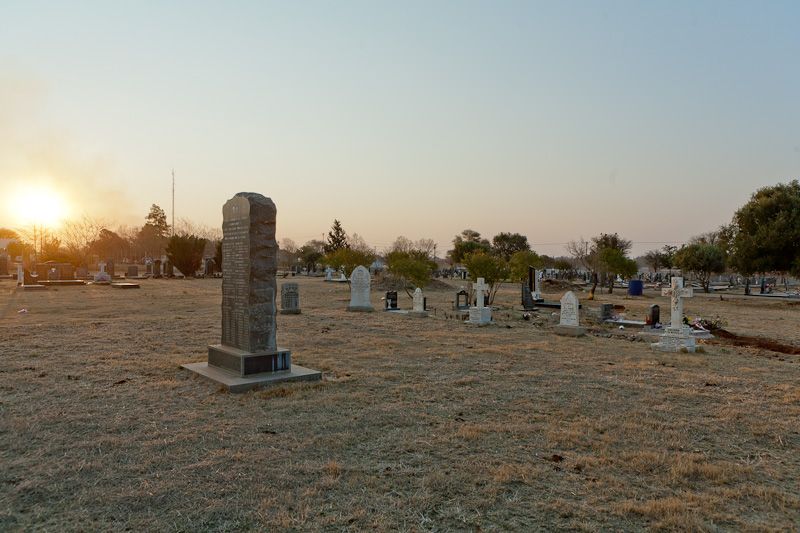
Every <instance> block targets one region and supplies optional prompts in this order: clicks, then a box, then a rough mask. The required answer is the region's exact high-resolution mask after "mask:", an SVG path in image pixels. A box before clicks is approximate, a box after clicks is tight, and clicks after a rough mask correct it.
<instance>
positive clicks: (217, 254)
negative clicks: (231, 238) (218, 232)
mask: <svg viewBox="0 0 800 533" xmlns="http://www.w3.org/2000/svg"><path fill="white" fill-rule="evenodd" d="M214 270H216V271H217V272H222V239H219V240H218V241H217V242H215V243H214Z"/></svg>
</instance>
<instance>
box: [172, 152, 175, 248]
mask: <svg viewBox="0 0 800 533" xmlns="http://www.w3.org/2000/svg"><path fill="white" fill-rule="evenodd" d="M172 236H173V237H174V236H175V169H174V168H173V169H172Z"/></svg>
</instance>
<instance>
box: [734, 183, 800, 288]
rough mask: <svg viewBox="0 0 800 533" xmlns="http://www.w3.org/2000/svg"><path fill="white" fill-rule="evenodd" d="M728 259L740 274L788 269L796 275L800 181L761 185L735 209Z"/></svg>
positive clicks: (799, 271)
mask: <svg viewBox="0 0 800 533" xmlns="http://www.w3.org/2000/svg"><path fill="white" fill-rule="evenodd" d="M723 237H724V238H726V239H727V238H731V242H730V248H731V257H730V261H731V263H732V266H733V267H734V268H736V269H737V270H738V271H739V272H740V273H741V274H744V275H750V274H754V273H756V272H759V273H766V272H782V273H785V272H789V273H791V274H792V275H795V276H800V183H799V182H798V180H793V181H791V182H789V183H786V184H783V183H779V184H778V185H775V186H772V187H763V188H761V189H758V190H757V191H756V192H755V193H753V195H752V197H751V198H750V200H749V201H748V202H747V203H746V204H745V205H744V206H742V207H741V208H740V209H739V210H737V211H736V214H735V215H734V216H733V221H732V223H731V228H730V234H728V235H723Z"/></svg>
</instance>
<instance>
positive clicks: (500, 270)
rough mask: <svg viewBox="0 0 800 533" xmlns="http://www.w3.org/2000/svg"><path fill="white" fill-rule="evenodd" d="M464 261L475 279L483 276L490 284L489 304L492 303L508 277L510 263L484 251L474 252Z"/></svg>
mask: <svg viewBox="0 0 800 533" xmlns="http://www.w3.org/2000/svg"><path fill="white" fill-rule="evenodd" d="M463 261H464V266H466V267H467V270H469V275H470V277H471V278H472V280H473V281H477V279H478V278H483V280H484V281H485V282H486V283H487V284H489V301H488V302H487V305H491V304H492V303H493V302H494V297H495V296H496V295H497V291H498V290H499V289H500V286H501V285H502V283H503V281H504V280H505V279H506V278H507V277H508V274H509V269H508V263H506V261H505V260H504V259H503V258H502V257H498V256H495V255H491V254H488V253H486V252H484V251H477V252H473V253H471V254H469V255H467V256H466V257H465V258H464V260H463Z"/></svg>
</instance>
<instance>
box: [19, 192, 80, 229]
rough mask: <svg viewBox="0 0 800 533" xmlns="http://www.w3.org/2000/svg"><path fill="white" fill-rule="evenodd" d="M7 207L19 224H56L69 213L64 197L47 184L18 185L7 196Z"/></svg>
mask: <svg viewBox="0 0 800 533" xmlns="http://www.w3.org/2000/svg"><path fill="white" fill-rule="evenodd" d="M8 207H9V210H10V211H11V213H12V215H13V217H14V219H15V221H16V222H17V223H18V224H21V225H27V224H42V225H45V226H49V227H52V226H58V225H59V224H60V223H61V222H62V221H63V220H64V218H66V216H67V215H68V214H69V208H68V205H67V202H66V201H65V200H64V197H63V196H61V195H60V194H59V193H58V192H56V191H55V190H54V189H53V188H51V187H49V186H47V185H33V186H24V187H19V188H18V189H17V190H15V191H14V192H13V193H12V194H11V195H10V196H9V199H8Z"/></svg>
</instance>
